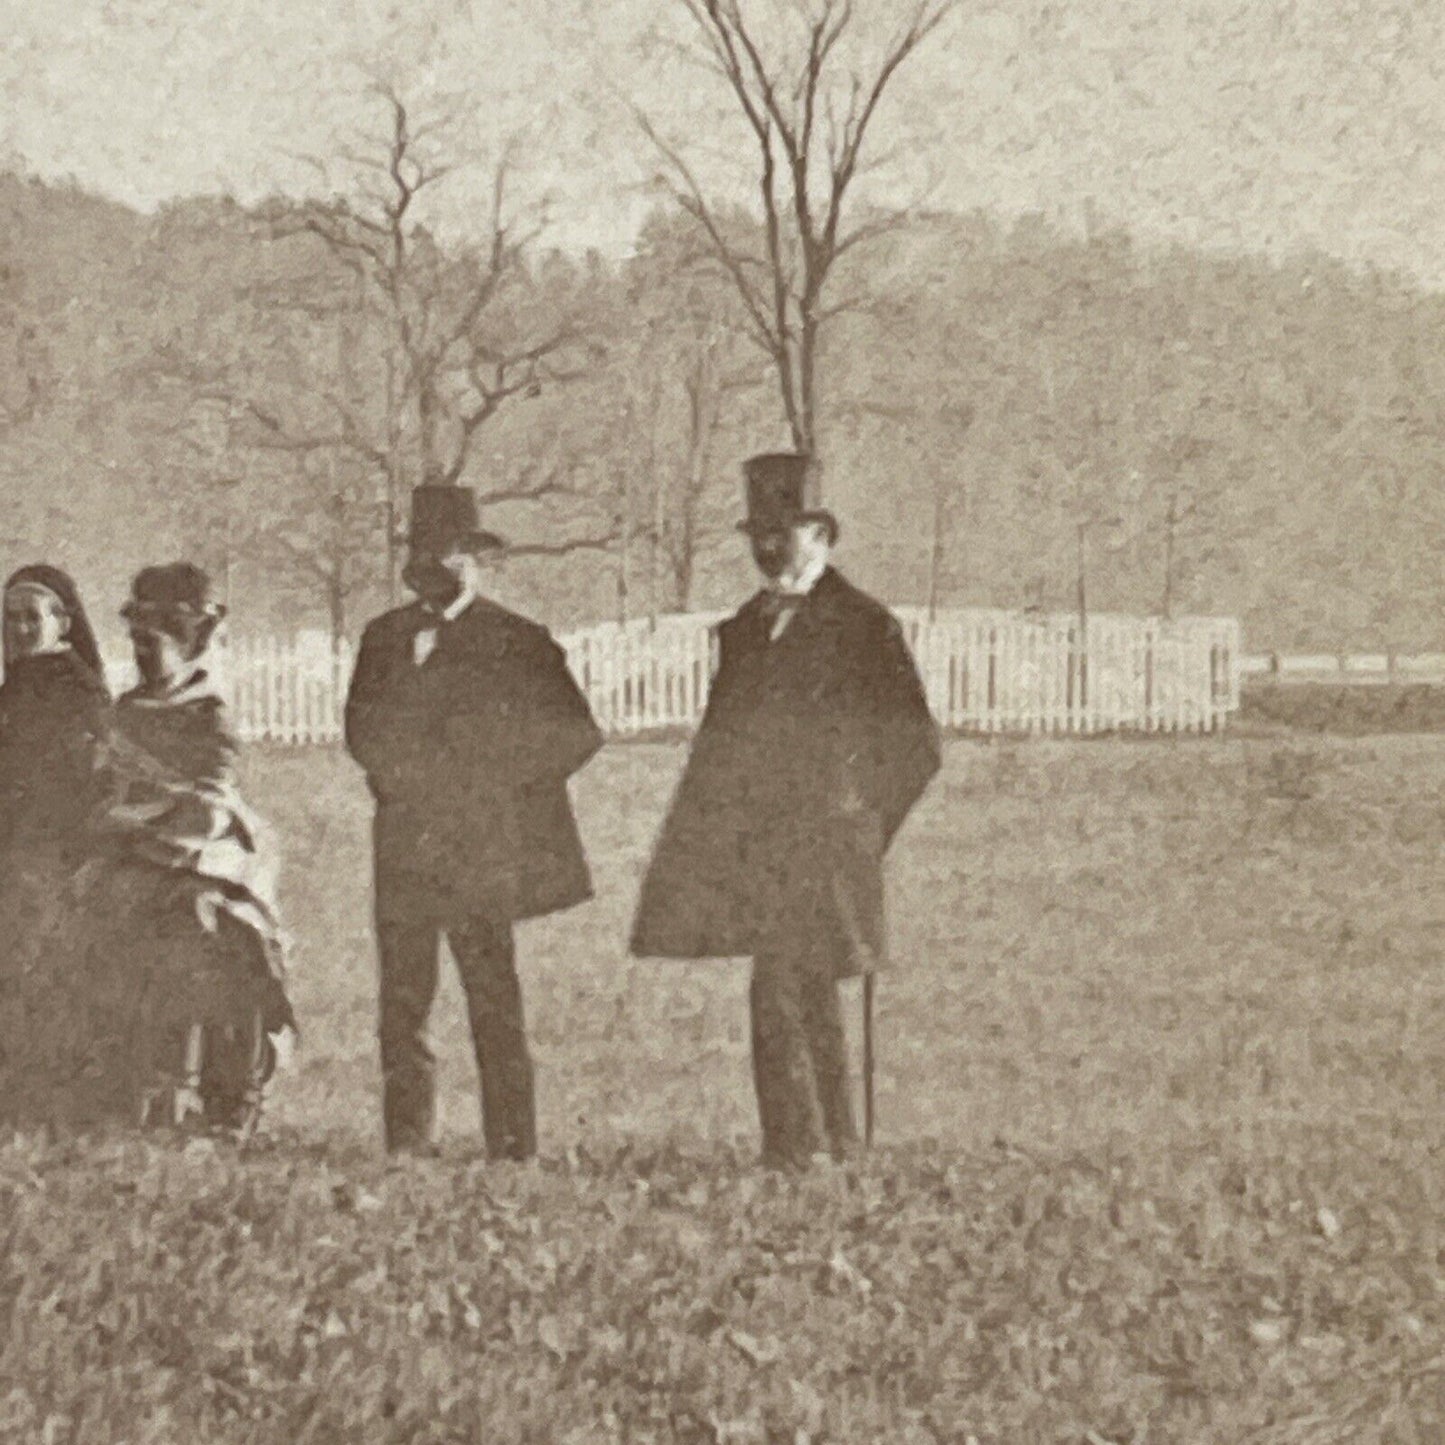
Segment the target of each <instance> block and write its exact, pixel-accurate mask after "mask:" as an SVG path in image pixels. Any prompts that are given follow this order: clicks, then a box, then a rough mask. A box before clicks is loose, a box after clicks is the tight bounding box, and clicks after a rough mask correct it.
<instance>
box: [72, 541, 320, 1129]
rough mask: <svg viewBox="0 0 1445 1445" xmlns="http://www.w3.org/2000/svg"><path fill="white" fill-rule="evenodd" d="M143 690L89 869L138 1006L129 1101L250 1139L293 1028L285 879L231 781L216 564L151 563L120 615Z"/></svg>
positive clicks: (132, 708) (118, 740)
mask: <svg viewBox="0 0 1445 1445" xmlns="http://www.w3.org/2000/svg"><path fill="white" fill-rule="evenodd" d="M122 615H123V616H124V618H125V619H126V622H127V624H128V626H129V629H130V635H131V642H132V646H133V648H134V652H135V660H136V667H137V670H138V672H139V674H140V682H139V684H138V685H137V686H136V687H135V688H133V689H132V690H131V691H129V692H127V693H125V694H124V695H123V696H122V697H121V698H120V699H119V700H118V701H117V703H116V705H115V711H114V716H113V723H112V728H111V735H110V738H109V740H108V744H107V748H106V756H105V766H106V774H107V781H108V789H107V797H106V801H105V803H104V804H103V806H102V807H101V809H100V811H99V815H98V818H97V825H96V840H97V852H96V856H95V857H94V859H93V860H92V861H91V862H90V863H89V864H88V865H87V867H86V869H85V870H84V872H83V875H82V882H81V888H80V900H79V901H80V903H81V908H82V911H83V913H84V915H85V916H86V917H87V918H88V919H89V920H90V924H91V927H90V943H89V952H90V954H91V957H92V960H93V963H92V968H93V970H94V971H95V972H97V973H106V974H108V975H109V977H110V978H111V979H112V980H115V981H117V982H119V983H120V984H121V985H122V988H123V991H124V996H125V998H126V999H127V1000H128V1009H127V1013H128V1021H127V1026H126V1033H127V1035H128V1038H129V1040H130V1075H131V1077H130V1080H129V1084H130V1099H131V1102H132V1104H134V1105H136V1106H138V1108H139V1113H140V1117H141V1120H142V1122H154V1121H157V1117H158V1114H159V1116H160V1117H161V1118H164V1117H165V1116H167V1115H168V1116H170V1118H171V1119H172V1120H173V1121H174V1122H183V1121H184V1119H185V1117H186V1116H187V1115H188V1114H189V1113H191V1112H193V1111H195V1110H196V1109H198V1110H199V1112H200V1114H201V1118H202V1121H203V1123H205V1124H206V1125H209V1126H213V1127H216V1128H219V1129H224V1130H234V1131H239V1132H242V1133H248V1132H249V1131H250V1130H251V1129H252V1128H253V1127H254V1125H255V1123H256V1120H257V1119H258V1117H259V1114H260V1108H261V1099H262V1093H263V1090H264V1086H265V1083H266V1081H267V1079H268V1078H269V1077H270V1074H271V1072H272V1069H273V1068H274V1065H275V1058H276V1055H275V1049H274V1044H273V1041H272V1040H273V1037H274V1036H275V1035H277V1034H279V1033H281V1032H282V1031H284V1030H287V1029H294V1028H295V1017H294V1015H293V1013H292V1010H291V1005H290V1003H289V1001H288V999H287V995H286V989H285V956H284V944H283V937H282V932H281V928H280V924H279V919H278V914H277V910H276V906H275V902H274V883H275V873H274V868H273V867H272V863H271V854H270V849H269V848H268V847H267V844H266V838H265V829H264V826H263V824H262V823H261V821H260V820H259V819H258V818H257V817H256V816H255V814H253V813H252V812H251V811H250V809H249V808H247V806H246V805H245V803H244V802H243V801H242V799H241V797H240V794H239V792H238V791H237V787H236V781H235V760H236V743H235V740H234V738H233V737H232V736H231V733H230V731H229V729H228V726H227V722H226V712H225V704H224V702H223V701H222V698H221V696H220V694H219V692H218V690H217V687H216V684H215V681H214V679H213V677H212V675H211V673H210V670H209V669H208V667H207V665H206V662H207V657H206V654H207V647H208V645H209V643H210V641H211V638H212V635H213V633H214V631H215V629H216V627H217V625H218V624H219V622H220V620H221V617H222V616H223V615H224V608H222V607H220V606H219V605H218V604H216V603H215V602H214V601H213V600H212V598H211V592H210V584H209V581H208V579H207V577H206V575H205V573H204V572H202V571H201V570H200V569H199V568H197V567H195V566H192V565H191V564H189V563H182V562H178V563H173V564H170V565H167V566H162V567H148V568H146V569H145V570H144V571H142V572H141V573H139V574H138V575H137V577H136V578H135V581H134V583H133V584H132V594H131V597H130V600H129V601H128V602H127V603H126V606H125V607H124V609H123V610H122Z"/></svg>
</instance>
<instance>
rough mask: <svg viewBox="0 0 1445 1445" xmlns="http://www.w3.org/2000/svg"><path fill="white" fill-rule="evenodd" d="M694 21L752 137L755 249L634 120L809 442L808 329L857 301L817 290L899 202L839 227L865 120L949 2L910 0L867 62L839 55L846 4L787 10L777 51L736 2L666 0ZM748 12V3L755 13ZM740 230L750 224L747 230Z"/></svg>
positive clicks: (814, 330) (681, 157) (889, 223)
mask: <svg viewBox="0 0 1445 1445" xmlns="http://www.w3.org/2000/svg"><path fill="white" fill-rule="evenodd" d="M676 3H677V4H679V5H681V6H682V7H683V8H684V9H685V10H686V11H687V12H688V14H689V16H690V17H691V18H692V20H693V21H694V22H695V24H696V27H697V32H698V42H697V43H698V46H699V47H700V49H701V52H702V54H703V56H704V57H705V59H706V61H707V63H708V64H709V66H710V67H711V68H712V69H713V70H714V71H715V72H716V73H717V74H718V75H720V76H721V77H722V79H723V81H724V82H725V84H726V85H727V87H728V89H729V91H730V92H731V94H732V96H733V98H734V99H735V101H736V102H737V105H738V107H739V109H740V110H741V112H742V114H743V116H744V118H745V120H746V122H747V125H748V128H749V129H750V131H751V132H752V135H753V138H754V141H755V143H756V147H757V160H758V168H757V172H756V175H757V186H758V198H759V201H760V203H761V209H762V254H761V255H758V254H757V252H756V250H755V249H754V247H753V246H752V245H750V244H748V241H747V240H745V239H743V237H741V236H740V235H739V228H737V227H736V226H735V225H734V224H732V223H731V222H730V220H729V218H728V217H726V216H725V215H723V214H722V212H721V211H720V210H719V209H718V207H717V206H716V205H715V203H714V202H713V201H711V200H710V199H709V198H708V196H707V195H706V194H705V192H704V189H703V186H702V184H701V182H700V180H699V178H698V175H697V173H696V171H695V169H694V167H693V165H692V164H691V163H690V162H689V160H688V158H687V156H686V155H685V154H684V152H683V150H682V149H681V148H680V147H678V146H676V145H674V144H672V143H671V142H669V141H668V140H667V139H666V138H665V137H664V136H663V135H662V133H661V131H660V130H659V129H658V127H657V126H656V125H655V124H654V123H653V122H652V121H651V120H650V119H649V118H648V117H646V116H644V115H639V122H640V124H641V126H642V128H643V130H644V132H645V134H646V135H647V136H648V138H649V139H650V140H651V141H652V143H653V145H654V146H655V147H656V148H657V150H658V151H659V153H660V154H661V156H662V157H663V160H664V162H665V168H666V175H665V181H666V183H667V185H668V187H669V189H670V190H671V192H672V194H673V195H674V196H675V198H676V200H677V202H678V204H679V205H681V206H682V208H683V209H684V210H685V211H686V212H687V213H688V215H690V216H691V217H692V218H693V220H694V221H695V222H696V223H697V225H698V226H699V227H700V228H701V230H702V232H703V234H704V235H705V237H706V239H707V241H708V243H709V245H710V247H711V250H712V253H713V255H714V257H715V259H716V261H717V262H718V264H719V265H720V266H721V267H722V268H723V270H724V271H725V272H726V274H727V275H728V276H729V277H730V278H731V280H732V282H733V285H734V286H735V287H736V289H737V292H738V295H739V297H740V298H741V300H742V303H743V307H744V311H745V313H746V317H747V324H748V331H749V334H750V336H751V337H752V339H753V340H754V342H756V343H757V345H758V346H759V347H761V348H762V350H763V352H764V353H765V354H766V355H767V357H768V358H769V360H770V362H771V363H772V366H773V369H774V371H775V372H776V376H777V382H778V389H779V395H780V398H781V400H782V405H783V413H784V416H785V417H786V419H787V424H788V428H789V431H790V433H791V436H792V441H793V445H794V446H795V447H796V448H797V449H798V450H800V451H808V452H816V451H817V394H818V389H817V364H818V342H819V336H820V334H821V332H822V330H823V328H824V326H825V325H826V324H827V322H828V321H829V320H830V319H831V318H832V317H834V316H836V315H838V314H839V313H840V312H842V311H844V310H847V309H848V308H849V307H850V306H851V305H855V304H857V298H856V297H848V296H844V297H842V298H840V299H838V300H836V301H833V302H832V303H828V302H827V301H826V300H825V293H826V291H827V288H828V283H829V281H830V279H831V278H832V276H833V274H834V271H835V268H836V267H837V265H838V262H839V261H841V260H842V259H843V258H844V257H845V256H846V255H847V254H848V253H849V252H851V251H852V250H854V248H856V247H857V246H859V245H860V244H862V243H863V242H865V241H867V240H869V239H870V238H872V237H875V236H878V235H880V234H882V233H884V232H886V231H888V230H890V229H892V228H893V227H895V226H897V225H898V224H899V223H900V221H901V220H902V219H903V216H904V214H905V213H904V212H902V211H900V210H897V209H877V210H874V211H872V212H870V213H869V214H867V215H866V216H865V217H864V218H863V219H861V220H859V221H858V222H857V223H855V224H853V225H851V226H850V225H848V224H846V223H845V212H846V210H847V202H848V199H849V194H850V191H851V189H852V187H853V184H854V182H855V181H856V180H857V178H858V176H859V175H860V173H861V172H862V170H863V168H864V165H863V162H864V147H865V143H866V142H867V139H868V134H869V130H870V127H871V126H872V124H873V121H874V119H875V117H876V115H877V112H878V106H879V102H880V101H881V100H882V98H883V95H884V93H885V91H886V90H887V89H888V86H889V84H890V82H891V81H892V80H893V78H894V77H895V75H896V74H897V73H898V70H899V68H900V67H901V66H902V65H903V64H904V63H905V62H906V61H907V60H908V58H909V57H910V56H911V55H912V54H913V53H914V52H915V51H916V50H917V49H918V47H919V46H920V45H922V44H923V43H924V41H925V40H927V39H928V37H929V36H930V35H932V34H933V33H934V31H936V30H937V29H938V27H939V26H940V25H941V24H942V23H943V21H944V19H945V18H946V17H947V16H948V15H949V13H950V12H951V11H952V10H953V9H954V8H955V3H956V0H911V3H910V4H909V6H908V8H907V10H906V12H905V14H904V16H903V19H902V21H901V23H900V25H899V27H898V28H897V30H895V31H894V33H893V35H892V37H891V38H890V39H889V40H888V41H887V43H886V44H885V45H884V46H883V48H882V50H881V52H880V54H879V55H878V56H877V58H876V60H875V61H874V63H873V65H872V66H871V67H870V68H866V69H863V68H854V67H851V66H849V65H848V64H847V63H845V61H844V59H843V48H842V42H843V41H844V39H845V37H847V36H848V34H849V31H850V30H851V29H853V28H855V25H856V21H857V15H856V12H855V9H854V6H853V3H852V0H807V3H799V4H795V5H793V6H792V7H791V9H790V14H791V16H792V17H793V19H794V20H795V22H796V26H795V28H796V32H797V39H796V43H794V44H792V45H788V44H784V45H782V46H779V47H777V53H769V52H770V50H772V49H773V47H772V46H770V45H769V44H768V42H766V41H765V40H764V38H763V35H764V29H763V26H762V24H761V23H760V22H758V21H756V20H754V19H751V18H749V15H748V14H746V13H745V7H744V3H743V0H676ZM752 13H754V14H755V13H756V12H755V11H754V12H752ZM749 229H751V228H749Z"/></svg>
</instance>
